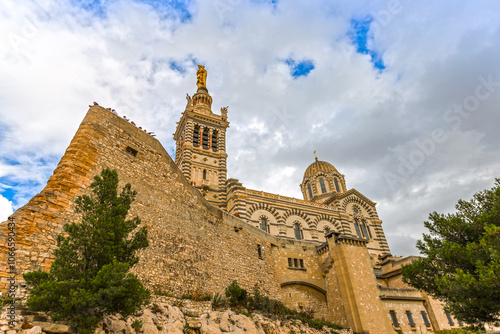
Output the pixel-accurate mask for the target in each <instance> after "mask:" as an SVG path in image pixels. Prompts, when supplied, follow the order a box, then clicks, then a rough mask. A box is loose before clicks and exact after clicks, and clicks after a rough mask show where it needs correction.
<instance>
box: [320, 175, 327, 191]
mask: <svg viewBox="0 0 500 334" xmlns="http://www.w3.org/2000/svg"><path fill="white" fill-rule="evenodd" d="M319 185H320V186H321V193H326V186H325V181H324V180H323V178H320V179H319Z"/></svg>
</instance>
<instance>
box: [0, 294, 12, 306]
mask: <svg viewBox="0 0 500 334" xmlns="http://www.w3.org/2000/svg"><path fill="white" fill-rule="evenodd" d="M12 302H13V299H12V298H10V297H9V296H7V295H5V296H2V297H1V298H0V308H1V307H2V306H4V305H7V304H12Z"/></svg>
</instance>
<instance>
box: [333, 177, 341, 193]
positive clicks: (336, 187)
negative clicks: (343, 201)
mask: <svg viewBox="0 0 500 334" xmlns="http://www.w3.org/2000/svg"><path fill="white" fill-rule="evenodd" d="M333 180H334V181H335V189H336V190H337V192H338V193H339V192H340V188H339V182H338V181H337V179H336V178H335V179H333Z"/></svg>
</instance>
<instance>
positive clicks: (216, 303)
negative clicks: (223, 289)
mask: <svg viewBox="0 0 500 334" xmlns="http://www.w3.org/2000/svg"><path fill="white" fill-rule="evenodd" d="M211 301H212V307H213V308H214V309H216V308H218V307H222V306H224V305H225V304H226V301H225V300H224V299H223V298H222V295H221V294H220V293H218V292H216V293H214V295H213V296H212V299H211Z"/></svg>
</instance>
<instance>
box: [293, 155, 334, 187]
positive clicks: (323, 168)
mask: <svg viewBox="0 0 500 334" xmlns="http://www.w3.org/2000/svg"><path fill="white" fill-rule="evenodd" d="M318 172H323V173H331V172H337V173H338V171H337V169H336V168H335V167H333V165H332V164H331V163H329V162H326V161H319V160H318V158H316V161H315V162H313V163H312V164H310V165H309V167H307V169H306V171H305V173H304V179H303V181H302V182H304V181H305V180H306V179H309V178H312V177H313V176H314V175H315V174H316V173H318Z"/></svg>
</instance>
